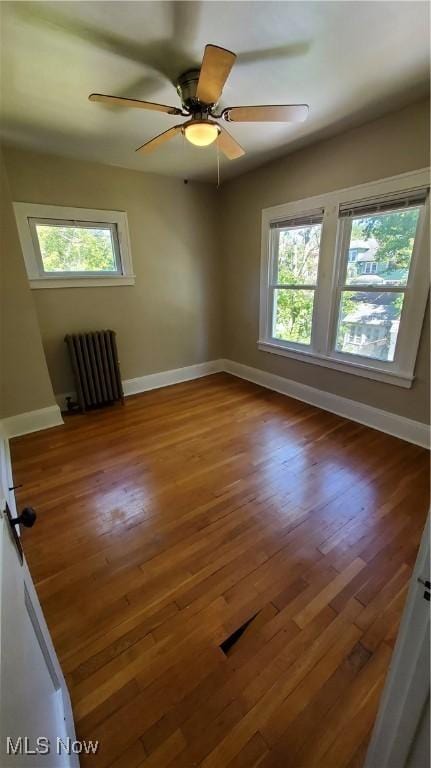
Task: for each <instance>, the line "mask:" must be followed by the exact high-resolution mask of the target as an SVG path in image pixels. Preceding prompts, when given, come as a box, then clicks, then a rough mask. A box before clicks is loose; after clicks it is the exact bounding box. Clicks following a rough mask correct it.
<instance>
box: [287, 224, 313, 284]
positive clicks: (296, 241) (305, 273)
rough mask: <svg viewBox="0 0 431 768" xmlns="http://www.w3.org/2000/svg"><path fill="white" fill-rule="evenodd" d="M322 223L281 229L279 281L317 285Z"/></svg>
mask: <svg viewBox="0 0 431 768" xmlns="http://www.w3.org/2000/svg"><path fill="white" fill-rule="evenodd" d="M321 229H322V225H321V224H313V225H312V226H303V227H292V228H290V229H281V230H279V232H278V234H279V240H278V253H277V275H276V282H277V283H285V284H287V285H289V284H290V285H315V283H316V282H317V267H318V263H319V248H320V232H321Z"/></svg>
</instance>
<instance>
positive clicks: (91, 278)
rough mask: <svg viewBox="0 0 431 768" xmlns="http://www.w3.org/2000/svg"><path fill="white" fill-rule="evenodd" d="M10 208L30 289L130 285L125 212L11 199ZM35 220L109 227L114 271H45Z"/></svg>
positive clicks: (131, 268) (130, 274) (87, 226)
mask: <svg viewBox="0 0 431 768" xmlns="http://www.w3.org/2000/svg"><path fill="white" fill-rule="evenodd" d="M13 207H14V212H15V218H16V222H17V227H18V234H19V238H20V243H21V248H22V253H23V257H24V262H25V266H26V270H27V276H28V279H29V283H30V288H32V289H45V288H89V287H100V286H110V287H112V286H115V285H116V286H118V285H134V283H135V275H134V273H133V266H132V260H131V252H130V238H129V228H128V221H127V213H126V212H125V211H106V210H96V209H89V208H69V207H64V206H56V205H42V204H37V203H23V202H15V203H14V204H13ZM39 223H45V224H46V223H48V224H52V225H58V226H82V227H86V228H93V227H94V228H96V227H97V226H99V227H100V226H102V227H105V228H109V229H110V231H111V239H112V243H113V249H114V256H115V262H116V265H117V269H116V271H115V272H114V271H110V272H106V271H98V272H96V271H95V272H72V271H71V272H56V273H54V272H51V273H49V272H45V270H44V267H43V261H42V255H41V252H40V245H39V239H38V236H37V232H36V225H37V224H39Z"/></svg>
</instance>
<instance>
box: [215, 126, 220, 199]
mask: <svg viewBox="0 0 431 768" xmlns="http://www.w3.org/2000/svg"><path fill="white" fill-rule="evenodd" d="M218 143H219V140H218V138H217V141H216V148H217V189H219V187H220V149H219V145H218Z"/></svg>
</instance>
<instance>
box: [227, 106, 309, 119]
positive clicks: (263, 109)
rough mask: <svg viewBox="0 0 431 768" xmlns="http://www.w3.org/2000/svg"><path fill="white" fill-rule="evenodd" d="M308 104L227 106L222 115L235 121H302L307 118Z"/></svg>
mask: <svg viewBox="0 0 431 768" xmlns="http://www.w3.org/2000/svg"><path fill="white" fill-rule="evenodd" d="M308 112H309V106H308V104H279V105H275V104H274V105H267V106H263V105H261V106H255V107H228V108H227V109H224V110H223V112H222V117H223V118H224V119H225V120H227V121H228V122H235V123H261V122H262V123H264V122H268V123H302V122H303V121H304V120H306V119H307V116H308Z"/></svg>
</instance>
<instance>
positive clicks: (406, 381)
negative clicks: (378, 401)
mask: <svg viewBox="0 0 431 768" xmlns="http://www.w3.org/2000/svg"><path fill="white" fill-rule="evenodd" d="M429 181H430V169H429V168H422V169H420V170H418V171H414V172H412V173H404V174H400V175H398V176H392V177H390V178H387V179H381V180H378V181H374V182H371V183H369V184H361V185H358V186H355V187H349V188H346V189H340V190H337V191H334V192H329V193H326V194H324V195H317V196H314V197H309V198H306V199H303V200H297V201H295V202H291V203H287V204H283V205H277V206H273V207H271V208H265V209H264V210H263V211H262V253H261V272H260V311H259V339H258V342H257V346H258V348H259V349H260V350H262V351H265V352H271V353H272V354H277V355H282V356H284V357H291V358H293V359H295V360H301V361H303V362H307V363H313V364H315V365H320V366H324V367H326V368H332V369H334V370H337V371H342V372H344V373H351V374H354V375H356V376H363V377H365V378H369V379H374V380H376V381H383V382H386V383H390V384H394V385H396V386H400V387H405V388H409V387H411V385H412V382H413V380H414V367H415V363H416V356H417V350H418V346H419V341H420V335H421V329H422V324H423V318H424V313H425V309H426V303H427V298H428V291H429V256H428V243H429V200H428V201H427V203H426V205H425V206H424V208H423V210H422V212H421V216H420V220H419V223H418V229H417V235H416V239H415V246H414V250H413V255H412V262H411V268H410V275H409V287H411V286H413V285H414V300H412V295H411V294H412V291H410V296H409V299H410V300H406V301H405V302H404V306H403V310H402V322H401V323H400V331H399V336H398V340H397V346H396V351H395V359H394V362H391V363H386V362H384V361H381V360H376V361H372V360H371V359H369V358H365V357H364V358H362V360H361V359H360V358H359V356H355V359H350V358H352V356H351V355H349V354H347V353H340V352H336V351H334V338H335V333H336V322H337V317H338V292H339V283H340V274H341V270H342V269H343V267H344V257H345V253H346V251H345V248H344V245H345V243H343V237H344V238H345V233H346V226H345V225H344V226H343V225H342V222H341V225H340V226H339V215H338V214H339V206H340V204H341V203H346V202H354V201H357V200H359V199H361V198H363V199H366V198H368V197H377V196H379V197H384V196H385V195H390V194H394V193H398V192H400V193H404V192H408V191H409V190H411V189H415V188H418V187H425V186H428V185H429ZM318 208H323V209H324V211H325V213H324V217H323V225H322V235H321V244H320V261H319V271H318V279H317V287H316V292H315V303H314V312H313V324H312V339H313V341H314V346H313V348H310V347H308V346H303V345H300V344H294V343H290V342H285V341H280V340H279V339H275V338H274V337H273V336H272V318H271V317H270V314H271V302H270V289H269V285H270V266H271V252H270V248H271V223H273V222H277V221H283V220H284V219H287V218H289V217H292V216H295V215H299V214H303V215H306V214H307V213H308V211H313V210H315V209H318ZM396 290H397V288H396V287H395V286H394V291H396ZM319 299H320V300H319Z"/></svg>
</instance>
